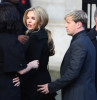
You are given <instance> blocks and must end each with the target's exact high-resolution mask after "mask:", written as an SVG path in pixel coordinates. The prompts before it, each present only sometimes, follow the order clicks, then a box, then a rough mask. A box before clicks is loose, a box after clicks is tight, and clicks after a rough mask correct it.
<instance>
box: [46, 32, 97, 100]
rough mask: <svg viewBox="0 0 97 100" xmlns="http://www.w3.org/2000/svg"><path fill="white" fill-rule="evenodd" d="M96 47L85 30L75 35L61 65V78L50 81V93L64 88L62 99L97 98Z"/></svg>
mask: <svg viewBox="0 0 97 100" xmlns="http://www.w3.org/2000/svg"><path fill="white" fill-rule="evenodd" d="M95 56H96V51H95V48H94V46H93V44H92V42H91V40H90V39H89V37H88V36H87V35H86V33H85V32H84V31H81V32H79V33H77V34H76V35H74V37H73V40H72V42H71V44H70V47H69V49H68V50H67V52H66V54H65V56H64V58H63V62H62V65H61V70H60V73H61V78H60V79H57V80H56V81H54V82H52V83H50V84H49V85H48V88H49V90H50V93H52V92H54V91H57V90H59V89H62V100H97V98H96V89H95V84H94V83H95Z"/></svg>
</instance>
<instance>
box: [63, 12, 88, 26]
mask: <svg viewBox="0 0 97 100" xmlns="http://www.w3.org/2000/svg"><path fill="white" fill-rule="evenodd" d="M67 17H72V20H73V21H74V22H75V23H77V22H81V23H82V25H83V27H84V28H85V27H86V26H87V18H88V17H87V14H86V13H85V12H84V11H83V10H74V11H72V12H69V13H68V14H67V15H66V16H65V20H66V18H67Z"/></svg>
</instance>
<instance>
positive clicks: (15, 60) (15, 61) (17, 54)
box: [3, 37, 27, 72]
mask: <svg viewBox="0 0 97 100" xmlns="http://www.w3.org/2000/svg"><path fill="white" fill-rule="evenodd" d="M3 50H4V72H14V71H19V70H22V69H24V68H25V67H27V65H26V62H25V57H24V51H23V48H22V45H21V44H20V43H19V41H18V40H17V39H16V38H14V37H12V39H11V38H10V39H7V40H6V44H5V45H3Z"/></svg>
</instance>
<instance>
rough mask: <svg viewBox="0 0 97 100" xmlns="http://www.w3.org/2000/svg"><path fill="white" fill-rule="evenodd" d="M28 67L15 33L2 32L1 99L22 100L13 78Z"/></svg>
mask: <svg viewBox="0 0 97 100" xmlns="http://www.w3.org/2000/svg"><path fill="white" fill-rule="evenodd" d="M25 67H26V64H25V59H24V54H23V48H22V45H21V44H20V43H19V42H18V40H17V38H16V35H15V34H9V33H0V100H20V98H21V95H20V87H15V86H14V84H13V83H12V79H13V78H15V77H16V75H17V71H19V70H21V69H24V68H25Z"/></svg>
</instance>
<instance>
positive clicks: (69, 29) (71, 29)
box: [65, 17, 77, 36]
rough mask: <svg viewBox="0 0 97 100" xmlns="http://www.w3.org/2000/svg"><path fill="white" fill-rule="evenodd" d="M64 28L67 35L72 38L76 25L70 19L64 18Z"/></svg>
mask: <svg viewBox="0 0 97 100" xmlns="http://www.w3.org/2000/svg"><path fill="white" fill-rule="evenodd" d="M65 28H66V31H67V33H68V35H71V36H73V35H74V34H75V33H76V29H77V23H75V22H74V21H73V20H72V17H67V18H66V23H65Z"/></svg>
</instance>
